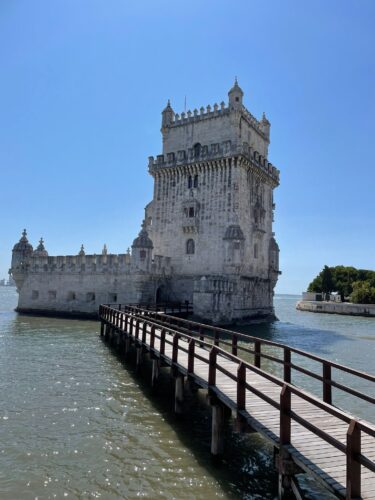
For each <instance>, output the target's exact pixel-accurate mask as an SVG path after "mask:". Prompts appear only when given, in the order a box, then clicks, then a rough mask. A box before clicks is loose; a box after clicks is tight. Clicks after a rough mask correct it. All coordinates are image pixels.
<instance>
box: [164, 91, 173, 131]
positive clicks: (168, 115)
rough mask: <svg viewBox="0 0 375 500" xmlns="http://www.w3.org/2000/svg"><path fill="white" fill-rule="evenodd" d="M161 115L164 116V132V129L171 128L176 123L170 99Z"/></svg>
mask: <svg viewBox="0 0 375 500" xmlns="http://www.w3.org/2000/svg"><path fill="white" fill-rule="evenodd" d="M161 115H162V122H161V128H162V130H163V129H164V128H166V127H169V126H170V125H171V124H172V123H173V121H174V111H173V109H172V106H171V103H170V101H169V99H168V103H167V105H166V107H165V108H164V109H163V111H162V114H161Z"/></svg>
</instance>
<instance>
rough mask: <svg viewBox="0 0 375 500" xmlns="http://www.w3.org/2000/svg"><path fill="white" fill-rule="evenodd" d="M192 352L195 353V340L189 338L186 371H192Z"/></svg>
mask: <svg viewBox="0 0 375 500" xmlns="http://www.w3.org/2000/svg"><path fill="white" fill-rule="evenodd" d="M194 353H195V340H194V339H190V340H189V348H188V373H194Z"/></svg>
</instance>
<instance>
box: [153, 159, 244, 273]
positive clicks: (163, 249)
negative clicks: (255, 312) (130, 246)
mask: <svg viewBox="0 0 375 500" xmlns="http://www.w3.org/2000/svg"><path fill="white" fill-rule="evenodd" d="M189 175H192V176H193V177H194V176H195V175H198V186H197V187H196V188H194V187H193V188H191V189H189V188H188V176H189ZM237 176H238V167H237V165H236V163H235V162H234V161H232V160H231V163H229V161H228V160H227V161H218V162H207V163H206V164H205V165H204V166H202V167H201V168H199V169H194V168H191V169H190V168H188V167H185V168H184V169H169V170H167V169H165V170H163V171H161V172H160V173H157V174H155V189H154V199H153V204H152V226H151V227H148V230H149V233H150V236H151V239H152V240H153V244H154V254H161V255H166V256H170V257H171V262H172V267H173V268H174V271H175V273H177V274H180V273H181V274H206V273H221V272H223V263H224V242H223V237H224V235H225V232H226V229H227V227H228V226H229V225H231V224H234V223H235V221H236V217H237V216H236V212H237V211H238V209H239V202H238V184H239V182H238V180H236V179H237ZM190 206H191V207H194V210H195V214H196V215H195V216H194V217H189V216H188V215H187V214H186V209H189V207H190ZM190 238H191V239H193V240H194V242H195V253H194V254H193V255H188V254H187V253H186V243H187V240H188V239H190Z"/></svg>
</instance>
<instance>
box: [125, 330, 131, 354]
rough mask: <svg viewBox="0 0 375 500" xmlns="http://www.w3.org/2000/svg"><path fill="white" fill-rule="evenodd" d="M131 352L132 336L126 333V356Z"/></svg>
mask: <svg viewBox="0 0 375 500" xmlns="http://www.w3.org/2000/svg"><path fill="white" fill-rule="evenodd" d="M129 351H130V335H128V334H127V333H126V334H125V337H124V354H125V355H127V354H128V352H129Z"/></svg>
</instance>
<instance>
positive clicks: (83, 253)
mask: <svg viewBox="0 0 375 500" xmlns="http://www.w3.org/2000/svg"><path fill="white" fill-rule="evenodd" d="M78 255H80V256H81V257H82V256H83V255H85V247H84V246H83V244H82V245H81V249H80V251H79V252H78Z"/></svg>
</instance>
